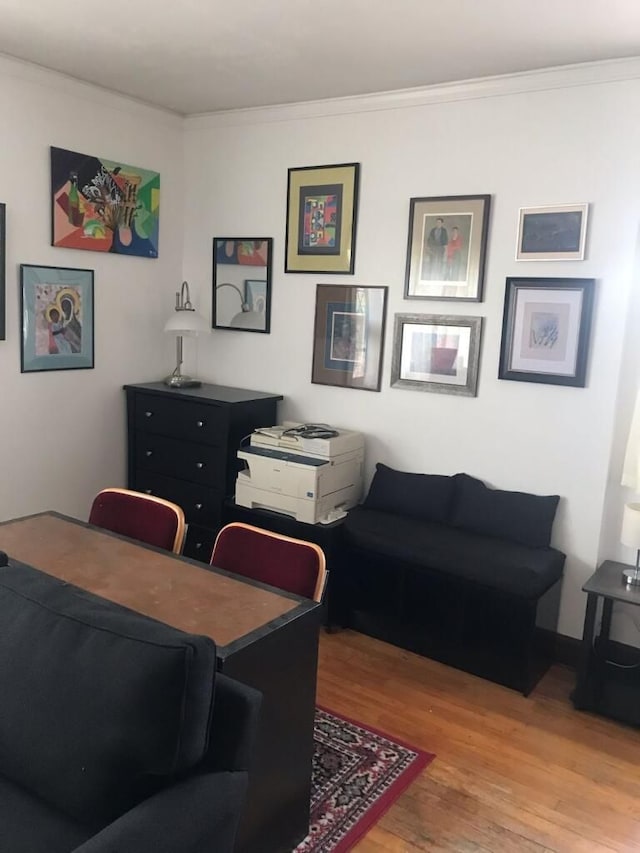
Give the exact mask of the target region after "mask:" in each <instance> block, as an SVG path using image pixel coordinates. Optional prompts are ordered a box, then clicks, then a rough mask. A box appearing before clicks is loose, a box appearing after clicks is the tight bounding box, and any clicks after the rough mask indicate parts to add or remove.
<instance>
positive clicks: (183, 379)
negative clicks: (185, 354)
mask: <svg viewBox="0 0 640 853" xmlns="http://www.w3.org/2000/svg"><path fill="white" fill-rule="evenodd" d="M163 382H164V384H165V385H168V386H169V387H170V388H199V387H200V386H201V385H202V382H201V381H200V380H199V379H192V378H191V377H190V376H183V375H182V374H181V373H180V374H178V376H176V375H175V374H173V373H172V374H171V375H170V376H167V377H166V378H165V379H164V380H163Z"/></svg>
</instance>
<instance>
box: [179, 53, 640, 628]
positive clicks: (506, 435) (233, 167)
mask: <svg viewBox="0 0 640 853" xmlns="http://www.w3.org/2000/svg"><path fill="white" fill-rule="evenodd" d="M639 70H640V66H638V64H637V63H617V64H616V63H612V64H603V65H602V66H589V67H586V68H584V69H574V70H570V71H565V72H543V73H538V74H531V75H520V76H518V77H515V78H512V79H506V80H493V81H486V82H484V83H483V82H479V83H475V84H469V85H467V86H449V87H441V88H440V89H429V90H424V91H423V92H411V93H404V94H398V95H396V96H392V95H385V96H373V97H371V98H361V99H354V100H347V101H336V102H333V103H325V104H315V105H314V104H309V105H298V106H294V107H282V108H274V109H272V110H249V111H244V112H238V113H229V114H224V115H218V116H209V117H199V118H193V119H190V120H187V121H186V138H185V163H186V181H185V188H186V196H185V199H186V206H185V255H184V271H185V275H186V277H187V278H189V280H190V281H191V282H192V284H193V285H194V292H195V293H196V294H197V299H198V304H199V305H200V306H201V307H204V306H207V305H208V304H209V302H210V290H211V272H212V271H211V241H212V238H213V237H214V236H226V237H233V236H237V237H242V236H267V237H268V236H272V237H273V238H274V275H273V302H272V317H271V334H270V335H258V334H250V333H246V332H235V331H228V330H216V331H215V332H214V333H213V334H212V335H211V336H210V338H204V339H200V340H199V342H198V351H197V357H198V368H197V369H198V373H199V374H200V375H201V376H202V377H205V378H208V379H209V380H212V381H215V382H220V383H223V384H230V385H238V386H241V387H247V388H254V389H261V390H266V391H273V392H280V393H282V394H284V395H285V402H284V404H283V405H282V407H281V414H282V415H283V417H289V418H295V419H300V420H305V421H316V420H320V421H326V422H329V423H332V424H336V425H338V426H344V427H349V428H353V429H359V430H362V431H363V432H364V433H365V434H366V436H367V462H368V474H369V476H370V475H371V472H372V469H373V465H374V463H375V462H376V461H378V460H380V461H384V462H387V463H388V464H391V465H393V466H396V467H398V468H402V469H405V470H412V471H424V472H433V473H448V474H449V473H455V472H456V471H466V472H468V473H470V474H473V475H475V476H478V477H480V478H482V479H483V480H485V481H487V482H488V483H490V484H492V485H495V486H497V487H501V488H506V489H519V490H523V491H531V492H535V493H538V494H559V495H561V496H562V502H561V505H560V509H559V512H558V516H557V520H556V524H555V530H554V538H553V544H555V545H556V546H557V547H559V548H560V549H562V550H563V551H565V552H566V553H567V555H568V558H567V564H566V572H565V581H564V591H563V600H562V609H561V618H560V625H559V630H560V631H561V632H562V633H565V634H568V635H572V636H579V635H580V634H581V630H582V619H583V612H584V599H585V596H584V594H583V593H582V592H581V590H580V587H581V585H582V583H583V582H584V581H585V580H586V578H587V577H588V576H589V574H590V573H591V572H592V571H593V570H594V568H595V567H596V565H597V563H598V560H599V558H601V557H602V556H613V557H616V556H617V555H616V554H612V553H609V554H605V555H603V554H601V552H600V540H601V533H602V531H604V533H605V534H607V531H608V530H609V528H611V531H612V532H610V533H609V534H608V538H609V541H610V542H611V543H612V546H613V545H615V544H616V543H617V531H613V527H614V526H615V524H616V523H619V513H617V511H616V512H613V513H612V517H611V519H609V521H608V522H607V520H606V519H604V520H603V518H604V511H605V494H606V490H607V484H608V482H614V481H615V480H616V478H617V479H618V480H619V471H618V472H616V471H615V470H614V468H613V465H614V464H615V465H618V464H620V463H619V461H617V460H616V459H615V454H614V455H613V456H612V448H613V446H614V444H615V441H617V442H618V443H620V441H621V439H620V436H622V434H623V432H624V427H625V424H624V423H623V424H622V425H620V424H619V423H618V422H617V420H616V416H617V410H618V408H619V407H620V406H622V407H623V408H624V409H625V411H626V409H628V404H627V402H626V400H627V398H628V396H629V394H630V393H631V388H632V387H634V386H635V385H637V381H638V369H637V368H638V366H637V364H636V365H635V366H634V369H633V371H632V373H633V375H632V376H627V377H626V379H625V383H621V382H620V380H619V375H620V370H621V357H622V348H623V341H624V337H625V332H626V319H627V310H628V305H629V299H630V288H631V282H632V279H633V275H634V263H635V245H636V236H637V228H638V222H639V217H638V214H639V211H640V193H639V192H638V187H639V185H640V160H639V159H638V156H637V152H638V150H640V114H639V113H638V111H637V109H636V108H635V105H636V104H637V103H638V100H639V98H640V82H639V80H638V79H637V78H638V76H639ZM627 78H628V79H627ZM351 161H356V162H359V163H361V185H360V204H359V216H358V228H357V249H356V264H355V275H354V276H326V275H325V276H323V275H300V274H286V275H285V274H284V272H283V270H284V239H285V210H286V184H287V169H288V168H289V167H292V166H314V165H319V164H330V163H343V162H351ZM481 193H489V194H491V196H492V215H491V223H490V228H489V241H488V264H487V271H486V283H485V298H484V301H483V302H481V303H459V304H456V303H446V302H437V301H422V300H405V299H404V298H403V281H404V268H405V253H406V243H407V226H408V213H409V199H410V197H412V196H440V195H443V196H446V195H471V194H481ZM569 202H589V204H590V223H589V234H588V246H587V259H586V260H585V261H582V262H553V263H548V262H547V263H542V262H537V263H534V262H516V261H515V260H514V253H515V241H516V227H517V217H518V208H519V207H520V206H533V205H544V204H554V203H569ZM509 275H530V276H540V277H542V276H569V277H571V276H572V277H593V278H595V279H597V291H596V300H595V311H594V324H593V331H592V337H591V346H590V355H589V368H588V382H587V387H586V388H583V389H580V388H564V387H555V386H552V385H536V384H531V383H523V382H510V381H503V380H498V378H497V369H498V354H499V347H500V335H501V323H502V308H503V298H504V288H505V277H506V276H509ZM318 282H322V283H352V282H353V283H358V284H363V285H374V284H376V285H387V286H388V287H389V303H388V313H387V335H386V343H385V351H384V369H383V380H382V390H381V392H380V393H370V392H364V391H355V390H347V389H340V388H333V387H324V386H319V385H312V384H311V382H310V378H311V351H312V334H313V319H314V306H315V286H316V283H318ZM401 312H418V313H424V314H430V313H457V314H461V315H466V314H469V315H480V316H483V317H485V318H486V320H485V328H484V335H483V338H484V339H483V344H482V354H481V364H480V380H479V388H478V396H477V398H459V397H455V396H447V395H438V394H429V393H420V392H416V391H409V390H400V389H394V388H391V387H390V386H389V376H390V364H391V356H392V344H393V341H392V332H393V315H394V314H395V313H401ZM192 357H195V356H194V355H193V354H192ZM619 386H620V389H619ZM619 390H620V394H621V397H620V398H618V392H619ZM626 425H628V422H627V424H626ZM618 456H619V454H618ZM610 459H612V462H611V466H612V467H611V470H610ZM619 491H620V490H617V491H616V490H615V489H614V490H613V492H614V494H613V500H616V501H617V500H621V498H620V494H619ZM621 556H625V557H626V558H628V559H631V556H632V555H630V554H626V553H624V552H621Z"/></svg>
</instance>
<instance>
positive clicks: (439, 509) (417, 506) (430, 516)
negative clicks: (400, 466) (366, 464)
mask: <svg viewBox="0 0 640 853" xmlns="http://www.w3.org/2000/svg"><path fill="white" fill-rule="evenodd" d="M454 483H455V481H454V478H453V477H446V476H442V475H440V474H410V473H407V472H405V471H396V470H395V469H394V468H389V467H388V466H387V465H383V464H382V462H378V464H377V465H376V471H375V474H374V475H373V480H372V481H371V486H370V488H369V492H368V494H367V497H366V498H365V500H364V504H363V505H364V506H365V507H366V508H367V509H375V510H379V511H380V512H390V513H393V514H394V515H404V516H406V517H408V518H419V519H421V520H422V521H438V522H441V523H446V522H447V521H448V520H449V514H450V511H451V504H452V501H453V495H454Z"/></svg>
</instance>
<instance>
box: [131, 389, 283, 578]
mask: <svg viewBox="0 0 640 853" xmlns="http://www.w3.org/2000/svg"><path fill="white" fill-rule="evenodd" d="M124 390H125V391H126V394H127V440H128V468H127V481H128V487H129V488H130V489H135V490H136V491H138V492H146V493H147V494H151V495H157V496H158V497H162V498H166V499H167V500H170V501H173V502H174V503H177V504H178V505H179V506H181V507H182V509H183V510H184V514H185V517H186V521H187V524H188V525H189V527H188V531H187V538H186V542H185V546H184V554H185V556H187V557H192V558H194V559H196V560H201V561H202V562H205V563H208V562H209V559H210V557H211V550H212V548H213V543H214V541H215V537H216V534H217V532H218V530H219V529H220V527H221V525H222V523H223V521H222V507H223V502H224V500H225V498H226V497H229V496H231V495H233V494H234V491H235V480H236V474H237V471H238V465H239V463H238V459H237V457H236V453H237V451H238V448H239V447H240V443H241V441H242V439H243V438H245V437H246V436H248V435H250V434H251V432H252V431H253V430H254V429H256V428H257V427H264V426H272V425H273V424H276V423H277V422H278V419H277V414H276V409H277V404H278V401H279V400H282V396H280V395H277V394H266V393H263V392H261V391H248V390H246V389H244V388H229V387H226V386H224V385H206V384H203V385H201V386H200V387H199V388H169V387H168V386H166V385H164V383H162V382H148V383H141V384H136V385H125V386H124Z"/></svg>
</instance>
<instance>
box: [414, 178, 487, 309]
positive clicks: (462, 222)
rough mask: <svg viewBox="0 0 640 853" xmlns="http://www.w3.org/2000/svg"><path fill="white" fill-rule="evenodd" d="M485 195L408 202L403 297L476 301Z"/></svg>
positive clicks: (480, 278)
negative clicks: (407, 231) (407, 233)
mask: <svg viewBox="0 0 640 853" xmlns="http://www.w3.org/2000/svg"><path fill="white" fill-rule="evenodd" d="M490 204H491V196H488V195H470V196H440V197H434V198H412V199H411V200H410V206H409V243H408V246H407V267H406V273H405V291H404V294H405V299H438V300H453V299H457V300H460V301H466V302H481V301H482V286H483V280H484V266H485V256H486V252H487V232H488V229H489V208H490Z"/></svg>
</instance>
